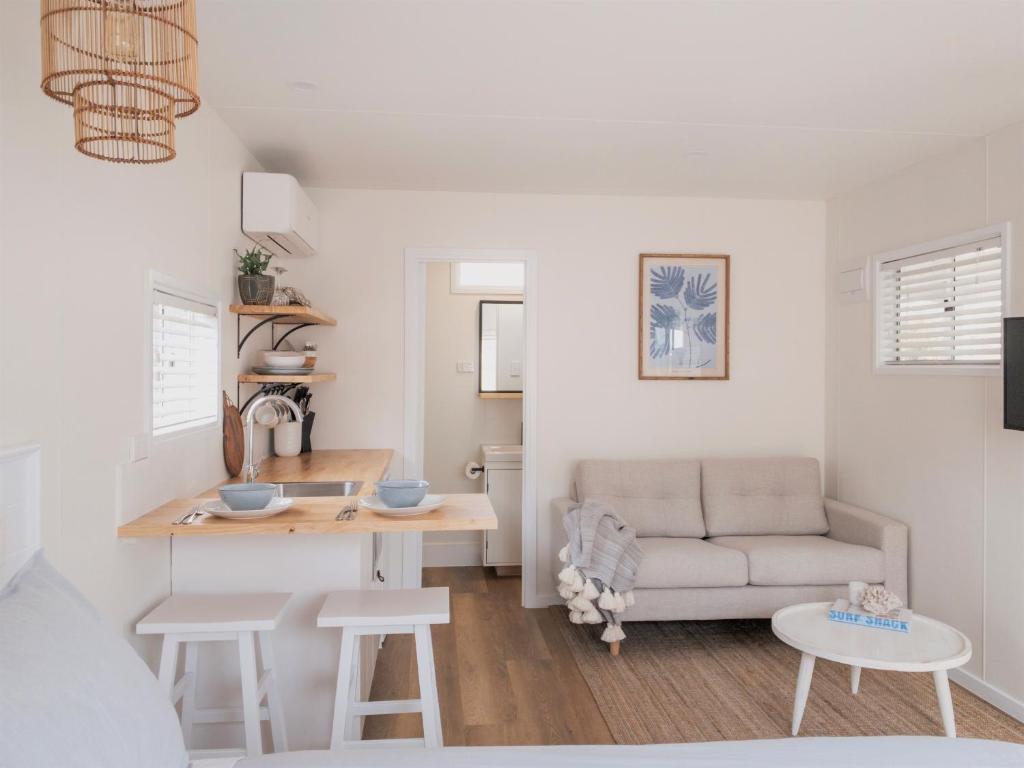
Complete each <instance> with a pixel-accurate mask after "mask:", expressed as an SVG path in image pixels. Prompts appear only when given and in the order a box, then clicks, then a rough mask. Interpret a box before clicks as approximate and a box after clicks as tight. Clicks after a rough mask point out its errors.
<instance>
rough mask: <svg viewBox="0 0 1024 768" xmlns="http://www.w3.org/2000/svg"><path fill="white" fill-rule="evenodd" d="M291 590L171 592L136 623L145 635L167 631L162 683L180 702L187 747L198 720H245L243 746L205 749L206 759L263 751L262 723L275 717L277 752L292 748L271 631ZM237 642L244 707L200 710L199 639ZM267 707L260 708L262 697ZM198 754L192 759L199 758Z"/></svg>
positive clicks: (273, 732)
mask: <svg viewBox="0 0 1024 768" xmlns="http://www.w3.org/2000/svg"><path fill="white" fill-rule="evenodd" d="M290 597H291V595H290V594H281V593H263V594H229V595H224V594H217V595H188V594H185V595H183V594H177V595H171V596H170V597H168V598H167V599H166V600H164V601H163V602H162V603H160V605H158V606H157V607H156V608H154V609H153V610H152V611H150V612H149V614H148V615H147V616H146V617H145V618H143V619H142V620H141V621H140V622H139V623H138V624H136V625H135V631H136V632H137V633H138V634H140V635H163V636H164V643H163V650H162V652H161V654H160V675H159V678H160V685H161V686H163V688H164V689H165V690H166V691H167V695H168V696H170V698H171V704H175V705H176V704H177V703H178V701H179V700H181V730H182V733H183V734H184V737H185V746H186V748H187V747H189V745H190V743H191V741H192V726H193V725H194V724H195V723H242V724H243V725H244V726H245V748H244V750H203V751H202V752H203V755H202V756H206V757H212V756H218V757H221V756H227V755H228V753H229V752H230V753H231V754H234V755H240V756H246V757H254V756H257V755H261V754H263V738H262V732H261V725H260V724H261V721H263V720H269V721H270V732H271V736H272V740H273V744H274V751H275V752H286V751H288V739H287V736H286V735H285V725H284V710H283V708H282V706H281V699H280V696H279V695H278V690H277V672H276V670H275V667H274V651H273V647H272V646H271V643H270V633H271V632H272V631H273V630H274V629H276V628H277V622H278V620H279V619H280V618H281V614H282V612H283V611H284V607H285V604H286V603H287V602H288V599H289V598H290ZM257 635H258V636H259V649H260V673H261V674H259V676H257V670H256V636H257ZM218 641H219V642H234V643H238V659H239V667H240V671H241V676H242V707H241V709H238V708H211V709H197V708H196V682H197V680H198V674H199V643H205V642H218ZM180 643H184V644H185V671H184V674H183V675H182V677H181V679H180V680H177V681H176V678H177V668H178V645H179V644H180ZM264 697H266V699H267V706H266V707H262V706H260V702H261V701H262V700H263V698H264ZM199 756H200V755H198V752H197V753H196V754H193V755H192V757H194V758H195V757H199Z"/></svg>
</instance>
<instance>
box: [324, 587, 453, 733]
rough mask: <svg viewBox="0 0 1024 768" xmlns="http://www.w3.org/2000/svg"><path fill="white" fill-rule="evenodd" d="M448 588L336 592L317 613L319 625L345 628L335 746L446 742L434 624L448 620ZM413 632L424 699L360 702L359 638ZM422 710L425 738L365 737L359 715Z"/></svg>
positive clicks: (444, 622)
mask: <svg viewBox="0 0 1024 768" xmlns="http://www.w3.org/2000/svg"><path fill="white" fill-rule="evenodd" d="M449 621H450V615H449V612H448V588H447V587H428V588H426V589H385V590H373V591H371V590H346V591H342V592H331V593H330V594H328V595H327V599H326V600H324V605H323V608H321V609H320V615H319V616H318V617H317V620H316V625H317V626H318V627H341V654H340V656H339V658H338V687H337V690H336V691H335V695H334V726H333V728H332V730H331V749H344V748H346V747H366V746H388V747H390V746H396V745H410V746H413V745H414V746H421V747H422V746H427V747H440V746H442V745H443V743H444V742H443V737H442V735H441V709H440V707H439V705H438V701H437V678H436V674H435V672H434V650H433V644H432V643H431V640H430V625H431V624H447V623H448V622H449ZM401 634H412V635H415V638H416V666H417V669H418V672H419V680H420V698H418V699H404V700H398V701H361V700H359V691H357V690H356V685H355V683H356V680H357V679H358V677H357V670H358V669H359V645H360V644H359V638H360V637H362V636H363V635H401ZM402 712H419V713H421V716H422V718H423V738H422V739H370V740H367V741H363V740H362V738H361V734H360V732H359V721H358V718H360V717H365V716H367V715H397V714H399V713H402Z"/></svg>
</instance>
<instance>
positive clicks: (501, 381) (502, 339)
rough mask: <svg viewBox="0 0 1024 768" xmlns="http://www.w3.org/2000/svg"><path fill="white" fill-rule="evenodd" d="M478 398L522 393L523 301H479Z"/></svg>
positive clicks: (520, 394) (511, 395)
mask: <svg viewBox="0 0 1024 768" xmlns="http://www.w3.org/2000/svg"><path fill="white" fill-rule="evenodd" d="M479 367H480V395H481V396H483V397H486V396H488V395H494V396H501V395H507V396H510V397H514V396H517V395H518V396H522V392H523V302H521V301H481V302H480V366H479Z"/></svg>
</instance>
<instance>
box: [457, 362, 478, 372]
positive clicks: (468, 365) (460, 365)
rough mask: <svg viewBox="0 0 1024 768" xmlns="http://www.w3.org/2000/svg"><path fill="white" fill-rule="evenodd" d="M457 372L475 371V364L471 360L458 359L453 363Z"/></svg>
mask: <svg viewBox="0 0 1024 768" xmlns="http://www.w3.org/2000/svg"><path fill="white" fill-rule="evenodd" d="M455 370H456V371H457V372H458V373H473V372H475V371H476V364H475V363H474V362H473V361H472V360H459V361H458V362H457V363H456V364H455Z"/></svg>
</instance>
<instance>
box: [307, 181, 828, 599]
mask: <svg viewBox="0 0 1024 768" xmlns="http://www.w3.org/2000/svg"><path fill="white" fill-rule="evenodd" d="M311 194H312V196H313V198H314V200H315V202H316V203H317V205H318V207H319V209H320V215H321V222H322V227H323V231H322V242H323V246H322V251H321V253H320V254H318V255H317V256H316V257H315V258H313V259H308V260H305V261H302V262H297V263H296V264H295V265H294V266H292V265H289V266H291V268H292V271H291V272H289V274H288V277H289V278H290V279H291V280H292V282H293V283H294V284H295V285H297V286H299V287H301V288H303V289H304V290H305V291H306V293H307V295H308V296H309V297H310V298H311V300H312V301H313V303H314V304H316V305H319V306H321V307H323V308H324V309H325V310H326V311H328V312H330V313H331V314H333V315H335V316H337V317H338V321H339V322H338V327H337V328H329V329H322V330H320V331H318V332H317V338H318V340H319V341H320V345H321V346H320V349H321V356H322V358H323V360H324V363H323V364H324V368H325V369H328V370H330V369H337V370H338V371H339V378H338V381H337V382H336V383H334V384H325V385H322V386H321V387H319V388H318V390H317V393H318V394H317V395H316V397H315V398H314V403H315V404H317V414H318V415H317V423H316V428H315V430H314V444H315V445H316V446H318V447H355V446H358V447H375V446H382V447H391V448H401V446H402V445H403V415H402V403H403V392H404V390H403V373H404V367H405V360H404V354H405V353H404V350H403V330H404V329H403V322H404V320H403V312H404V309H403V307H404V287H403V277H404V273H403V253H404V249H405V248H407V247H452V248H512V249H525V250H533V251H536V252H537V253H538V254H539V257H538V261H539V265H538V275H539V289H538V295H537V297H536V301H537V304H536V305H535V306H536V308H537V313H538V315H537V316H538V322H539V334H540V341H539V349H538V371H537V374H538V378H537V382H538V391H537V408H538V413H537V418H538V436H537V440H538V449H537V450H538V456H537V462H538V464H537V466H538V498H537V508H538V511H539V515H540V521H539V527H538V530H539V542H538V550H539V551H538V562H539V572H538V583H539V585H540V588H541V589H542V590H550V592H551V593H553V588H554V583H553V576H552V574H551V570H552V567H553V565H554V556H553V555H554V552H555V551H556V550H557V549H558V547H560V546H561V540H562V537H563V535H564V534H563V533H562V532H561V524H560V521H558V520H554V519H552V515H551V514H550V511H549V502H550V500H551V499H552V498H555V497H559V496H564V495H566V494H567V493H568V491H569V487H570V482H571V478H572V472H573V468H574V466H575V464H576V462H577V461H579V460H580V459H583V458H587V457H602V456H607V457H612V456H619V457H648V456H710V455H732V456H742V455H772V454H800V455H807V456H816V457H819V458H821V457H823V454H824V437H825V427H824V417H825V399H824V391H825V388H824V371H825V364H824V342H825V338H824V313H825V299H824V297H823V296H822V290H821V288H822V284H823V282H824V277H825V258H824V251H825V222H824V204H823V203H820V202H801V201H766V200H729V199H699V198H667V197H599V196H581V195H512V194H470V193H441V192H396V191H366V190H313V191H312V193H311ZM641 252H666V253H673V252H674V253H680V252H691V253H728V254H731V255H732V307H731V313H732V328H731V333H732V335H731V353H732V354H731V357H732V361H731V366H730V368H731V374H732V379H731V381H727V382H712V381H694V382H687V381H675V382H673V381H668V382H664V381H656V382H647V381H644V382H641V381H638V379H637V370H636V358H637V346H636V345H637V314H638V308H637V292H638V288H637V273H638V269H639V267H638V254H640V253H641ZM527 299H528V301H533V300H534V297H527ZM317 401H319V402H318V403H317Z"/></svg>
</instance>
